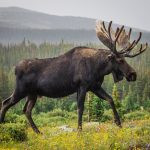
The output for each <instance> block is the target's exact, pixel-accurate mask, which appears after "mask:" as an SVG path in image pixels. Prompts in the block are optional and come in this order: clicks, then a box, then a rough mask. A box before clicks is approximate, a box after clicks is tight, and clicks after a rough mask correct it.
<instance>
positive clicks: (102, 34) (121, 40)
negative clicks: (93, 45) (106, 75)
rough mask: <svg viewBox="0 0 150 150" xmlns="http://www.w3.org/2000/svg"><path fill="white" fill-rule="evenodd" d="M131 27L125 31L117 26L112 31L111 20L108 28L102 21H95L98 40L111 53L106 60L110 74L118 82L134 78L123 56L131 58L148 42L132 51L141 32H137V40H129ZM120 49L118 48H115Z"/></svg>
mask: <svg viewBox="0 0 150 150" xmlns="http://www.w3.org/2000/svg"><path fill="white" fill-rule="evenodd" d="M131 31H132V29H131V28H130V29H129V32H128V34H127V33H126V31H125V29H124V26H122V27H120V28H119V27H118V28H117V29H116V31H115V32H114V31H113V29H112V21H110V22H109V24H108V28H107V27H106V25H105V23H104V22H97V25H96V33H97V37H98V38H99V40H100V41H101V42H102V43H103V44H104V45H105V46H106V47H108V48H109V49H110V51H111V53H110V54H109V55H108V60H109V62H110V65H111V66H112V74H113V78H114V81H115V82H118V81H120V80H122V79H123V77H125V78H126V79H127V81H135V80H136V76H137V75H136V72H135V70H134V69H133V68H132V67H131V66H130V65H129V64H128V63H127V62H126V60H125V57H129V58H133V57H135V56H138V55H139V54H141V53H143V52H144V51H145V50H146V49H147V46H148V44H147V43H146V44H145V46H143V45H142V44H140V48H139V50H138V52H137V53H134V54H133V53H132V54H131V52H132V50H133V49H134V48H135V47H136V46H137V44H138V42H139V41H140V39H141V36H142V33H141V32H140V33H139V37H138V38H137V40H134V41H132V42H130V35H131ZM117 49H120V50H117Z"/></svg>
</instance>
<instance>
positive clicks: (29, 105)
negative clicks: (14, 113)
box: [23, 96, 40, 133]
mask: <svg viewBox="0 0 150 150" xmlns="http://www.w3.org/2000/svg"><path fill="white" fill-rule="evenodd" d="M36 100H37V96H28V97H27V102H26V104H25V106H24V108H23V112H24V113H25V115H26V117H27V119H28V121H29V123H30V125H31V127H32V129H33V131H34V132H36V133H40V131H39V129H38V128H37V126H36V125H35V123H34V121H33V119H32V117H31V113H32V109H33V107H34V105H35V103H36Z"/></svg>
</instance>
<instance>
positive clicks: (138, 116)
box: [124, 111, 150, 120]
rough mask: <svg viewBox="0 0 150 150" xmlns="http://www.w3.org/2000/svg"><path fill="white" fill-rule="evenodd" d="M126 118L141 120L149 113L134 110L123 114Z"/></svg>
mask: <svg viewBox="0 0 150 150" xmlns="http://www.w3.org/2000/svg"><path fill="white" fill-rule="evenodd" d="M124 117H125V119H127V120H142V119H145V118H150V113H149V112H147V111H134V112H130V113H128V114H125V115H124Z"/></svg>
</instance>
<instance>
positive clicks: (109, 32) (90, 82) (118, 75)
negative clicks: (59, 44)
mask: <svg viewBox="0 0 150 150" xmlns="http://www.w3.org/2000/svg"><path fill="white" fill-rule="evenodd" d="M131 32H132V29H131V28H130V29H129V31H128V32H126V30H125V28H124V26H122V27H117V29H115V31H114V30H113V28H112V21H111V22H109V23H108V24H107V25H106V23H104V22H97V24H96V34H97V37H98V38H99V40H100V41H101V42H102V43H103V44H104V45H105V46H106V47H107V48H108V49H96V48H90V47H82V46H80V47H75V48H73V49H71V50H70V51H68V52H66V53H65V54H63V55H60V56H58V57H54V58H45V59H37V58H35V59H25V60H22V61H20V62H19V63H18V64H17V65H16V66H15V76H16V85H15V89H14V92H13V94H12V95H11V96H10V97H8V98H7V99H5V100H3V101H2V107H1V111H0V123H3V122H4V118H5V114H6V112H7V111H8V109H9V108H10V107H12V106H13V105H15V104H16V103H18V102H19V101H20V100H21V99H23V98H25V97H26V103H25V106H24V108H23V112H24V113H25V115H26V117H27V119H28V121H29V124H30V125H31V127H32V129H33V130H34V131H35V132H36V133H40V131H39V129H38V128H37V126H36V124H35V123H34V121H33V119H32V116H31V114H32V109H33V107H34V105H35V103H36V101H37V98H38V97H41V96H46V97H50V98H59V97H64V96H68V95H70V94H73V93H77V109H78V129H79V130H82V115H83V111H84V102H85V97H86V93H87V92H88V91H91V92H93V93H94V94H95V95H97V96H98V97H99V98H100V99H103V100H106V101H108V102H109V104H110V106H111V108H112V111H113V114H114V122H115V123H116V125H118V126H119V127H121V121H120V118H119V115H118V112H117V110H116V108H115V104H114V101H113V99H112V97H111V96H109V95H108V94H107V93H106V92H105V90H104V89H103V88H102V86H101V85H102V83H103V81H104V76H105V75H108V74H111V73H112V75H113V79H114V82H119V81H121V80H123V78H124V77H125V78H126V80H127V81H136V78H137V74H136V72H135V70H134V69H133V68H132V67H131V66H130V65H129V64H128V63H127V62H126V60H125V57H129V58H133V57H135V56H138V55H139V54H141V53H143V52H144V51H145V50H146V49H147V47H148V44H147V43H146V44H144V45H143V44H140V47H139V48H138V49H139V50H138V51H137V52H136V53H135V52H133V51H132V50H133V49H134V48H135V47H136V46H137V44H138V43H139V41H140V39H141V36H142V33H141V32H140V33H139V37H138V38H137V40H134V41H132V42H130V35H131ZM131 51H132V52H131Z"/></svg>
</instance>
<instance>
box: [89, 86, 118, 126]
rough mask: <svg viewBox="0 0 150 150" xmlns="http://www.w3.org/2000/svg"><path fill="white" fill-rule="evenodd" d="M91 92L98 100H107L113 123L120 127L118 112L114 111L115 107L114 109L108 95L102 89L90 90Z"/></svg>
mask: <svg viewBox="0 0 150 150" xmlns="http://www.w3.org/2000/svg"><path fill="white" fill-rule="evenodd" d="M92 92H93V93H94V94H95V95H97V96H98V97H99V98H101V99H104V100H107V101H108V102H109V104H110V106H111V108H112V110H113V113H114V119H115V123H116V124H117V125H118V126H119V127H121V121H120V117H119V115H118V112H117V110H116V107H115V104H114V101H113V99H112V97H111V96H110V95H108V94H107V93H106V92H105V90H104V89H103V88H102V87H99V88H96V89H94V90H92Z"/></svg>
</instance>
